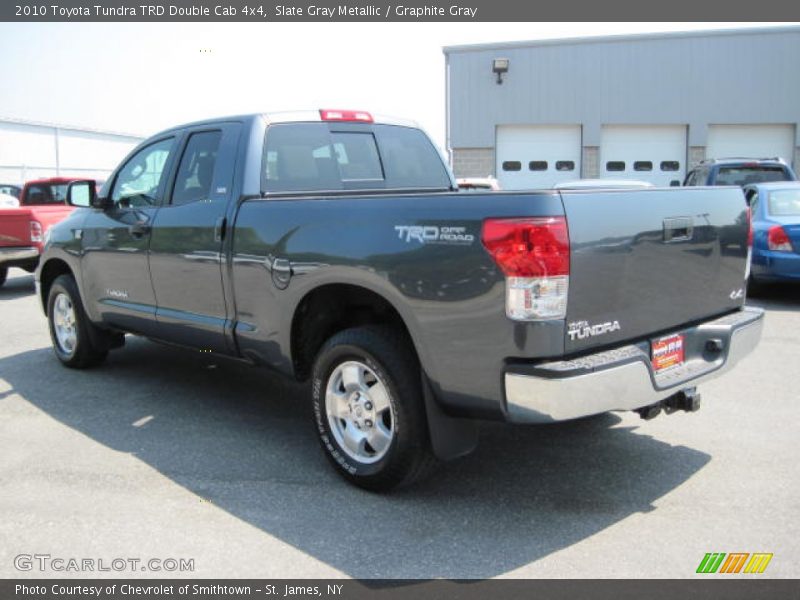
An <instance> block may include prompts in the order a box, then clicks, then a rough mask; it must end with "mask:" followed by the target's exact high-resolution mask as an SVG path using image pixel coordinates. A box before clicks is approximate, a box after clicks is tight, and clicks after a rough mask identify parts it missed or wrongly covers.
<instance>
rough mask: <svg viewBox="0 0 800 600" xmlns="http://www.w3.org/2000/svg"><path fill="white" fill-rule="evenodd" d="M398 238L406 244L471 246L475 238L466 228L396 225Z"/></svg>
mask: <svg viewBox="0 0 800 600" xmlns="http://www.w3.org/2000/svg"><path fill="white" fill-rule="evenodd" d="M394 230H395V231H396V232H397V237H398V238H399V239H401V240H403V241H404V242H406V243H410V242H419V243H420V244H455V245H466V246H468V245H470V244H472V242H474V241H475V236H474V235H472V234H471V233H467V228H466V227H453V226H449V225H447V226H442V227H439V226H438V225H395V226H394Z"/></svg>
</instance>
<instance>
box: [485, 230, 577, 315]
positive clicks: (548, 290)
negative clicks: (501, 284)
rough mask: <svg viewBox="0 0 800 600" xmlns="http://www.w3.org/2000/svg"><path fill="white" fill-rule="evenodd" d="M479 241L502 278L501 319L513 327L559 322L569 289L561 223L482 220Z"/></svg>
mask: <svg viewBox="0 0 800 600" xmlns="http://www.w3.org/2000/svg"><path fill="white" fill-rule="evenodd" d="M481 241H482V242H483V245H484V247H485V248H486V250H487V251H488V252H489V254H490V255H491V257H492V258H493V259H494V261H495V262H496V263H497V266H498V267H500V269H501V270H502V271H503V273H504V274H505V275H506V314H507V315H508V317H509V318H511V319H514V320H517V321H535V320H543V319H563V318H564V317H565V316H566V314H567V292H568V288H569V232H568V230H567V221H566V219H565V218H564V217H536V218H520V219H487V220H486V221H485V222H484V224H483V231H482V232H481Z"/></svg>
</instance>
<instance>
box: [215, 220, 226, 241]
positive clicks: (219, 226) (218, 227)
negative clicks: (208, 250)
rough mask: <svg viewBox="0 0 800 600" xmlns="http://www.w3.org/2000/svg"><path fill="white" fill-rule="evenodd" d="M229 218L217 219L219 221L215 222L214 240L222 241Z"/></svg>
mask: <svg viewBox="0 0 800 600" xmlns="http://www.w3.org/2000/svg"><path fill="white" fill-rule="evenodd" d="M227 222H228V220H227V219H226V218H225V217H220V218H219V219H217V222H216V223H214V241H215V242H221V241H222V240H223V239H224V237H225V225H226V224H227Z"/></svg>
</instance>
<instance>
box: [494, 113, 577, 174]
mask: <svg viewBox="0 0 800 600" xmlns="http://www.w3.org/2000/svg"><path fill="white" fill-rule="evenodd" d="M495 147H496V148H497V167H496V168H497V171H496V172H497V179H498V180H499V181H500V185H501V186H502V188H503V189H504V190H526V189H527V190H530V189H542V188H551V187H553V185H554V184H556V183H558V182H559V181H573V180H575V179H580V177H581V127H580V125H499V126H498V127H497V145H496V146H495Z"/></svg>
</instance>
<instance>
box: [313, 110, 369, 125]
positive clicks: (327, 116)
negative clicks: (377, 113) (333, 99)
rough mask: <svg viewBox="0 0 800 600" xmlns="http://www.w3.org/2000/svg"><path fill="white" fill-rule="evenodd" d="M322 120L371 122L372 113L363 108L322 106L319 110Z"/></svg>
mask: <svg viewBox="0 0 800 600" xmlns="http://www.w3.org/2000/svg"><path fill="white" fill-rule="evenodd" d="M319 116H320V118H321V119H322V120H323V121H359V122H361V123H372V115H371V114H369V113H368V112H365V111H363V110H331V109H328V108H323V109H321V110H320V111H319Z"/></svg>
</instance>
